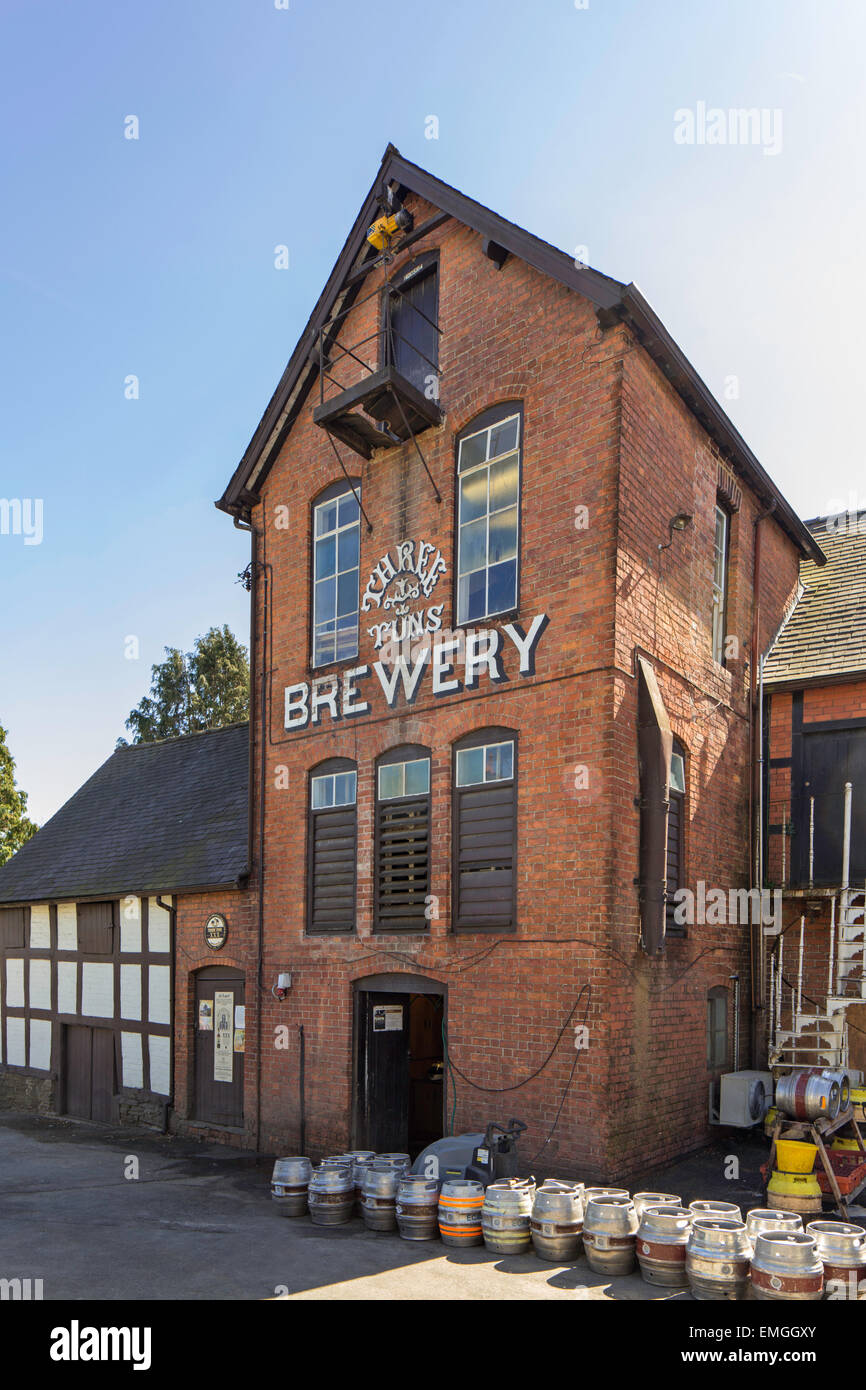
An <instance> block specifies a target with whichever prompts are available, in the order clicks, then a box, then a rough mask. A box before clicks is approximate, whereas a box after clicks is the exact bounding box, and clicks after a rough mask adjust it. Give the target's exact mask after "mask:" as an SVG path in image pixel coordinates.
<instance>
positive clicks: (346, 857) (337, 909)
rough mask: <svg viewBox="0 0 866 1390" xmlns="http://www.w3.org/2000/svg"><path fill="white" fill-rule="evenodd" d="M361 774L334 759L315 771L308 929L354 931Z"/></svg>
mask: <svg viewBox="0 0 866 1390" xmlns="http://www.w3.org/2000/svg"><path fill="white" fill-rule="evenodd" d="M357 844H358V823H357V772H356V770H355V764H354V763H353V762H351V761H350V760H349V759H348V758H330V759H329V760H328V761H327V762H324V763H319V764H318V766H317V767H314V768H313V769H312V771H311V772H310V805H309V836H308V853H307V874H308V883H307V930H308V931H309V932H316V933H318V932H351V931H354V930H355V863H356V851H357Z"/></svg>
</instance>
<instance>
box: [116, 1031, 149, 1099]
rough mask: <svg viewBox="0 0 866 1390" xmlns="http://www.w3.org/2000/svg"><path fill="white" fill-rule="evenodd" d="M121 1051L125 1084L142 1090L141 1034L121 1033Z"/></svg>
mask: <svg viewBox="0 0 866 1390" xmlns="http://www.w3.org/2000/svg"><path fill="white" fill-rule="evenodd" d="M120 1052H121V1057H122V1059H123V1085H124V1086H134V1087H136V1089H138V1090H141V1088H142V1086H143V1085H144V1075H143V1069H142V1062H141V1034H140V1033H121V1035H120Z"/></svg>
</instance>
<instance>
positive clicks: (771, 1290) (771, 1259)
mask: <svg viewBox="0 0 866 1390" xmlns="http://www.w3.org/2000/svg"><path fill="white" fill-rule="evenodd" d="M751 1280H752V1293H753V1294H754V1296H755V1298H760V1299H772V1300H784V1301H788V1300H791V1299H794V1300H797V1301H801V1302H802V1301H803V1300H809V1301H814V1300H816V1299H819V1298H820V1297H821V1295H822V1293H823V1290H824V1266H823V1264H822V1263H821V1257H820V1255H819V1254H818V1247H817V1244H816V1242H815V1237H814V1236H810V1235H807V1234H806V1232H805V1231H761V1232H759V1233H758V1235H757V1236H755V1253H754V1254H753V1255H752V1272H751Z"/></svg>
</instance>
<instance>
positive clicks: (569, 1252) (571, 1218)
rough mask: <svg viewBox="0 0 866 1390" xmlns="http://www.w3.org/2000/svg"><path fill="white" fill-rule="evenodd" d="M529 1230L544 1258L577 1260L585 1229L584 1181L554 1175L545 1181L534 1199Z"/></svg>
mask: <svg viewBox="0 0 866 1390" xmlns="http://www.w3.org/2000/svg"><path fill="white" fill-rule="evenodd" d="M529 1231H530V1237H531V1240H532V1248H533V1249H534V1251H535V1253H536V1255H538V1256H539V1257H540V1258H541V1259H542V1260H552V1261H554V1262H555V1263H557V1264H563V1263H566V1262H567V1261H569V1260H576V1259H577V1257H578V1255H579V1254H580V1246H581V1236H582V1233H583V1183H582V1182H557V1181H556V1180H555V1179H553V1178H548V1179H547V1181H546V1182H544V1183H542V1184H541V1187H539V1189H538V1191H537V1192H536V1194H535V1201H534V1202H533V1203H532V1215H531V1217H530V1221H529Z"/></svg>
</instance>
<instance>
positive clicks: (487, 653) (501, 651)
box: [284, 586, 548, 729]
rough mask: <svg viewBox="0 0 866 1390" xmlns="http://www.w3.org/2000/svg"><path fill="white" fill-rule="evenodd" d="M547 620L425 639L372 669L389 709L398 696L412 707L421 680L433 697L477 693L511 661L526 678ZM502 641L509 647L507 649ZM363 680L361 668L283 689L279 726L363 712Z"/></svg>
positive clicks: (504, 674)
mask: <svg viewBox="0 0 866 1390" xmlns="http://www.w3.org/2000/svg"><path fill="white" fill-rule="evenodd" d="M368 587H369V586H368ZM547 622H548V619H547V614H546V613H536V615H535V617H534V618H533V619H532V622H531V623H530V625H529V630H528V631H527V632H524V631H523V629H522V628H521V627H520V626H519V624H517V623H505V624H504V625H503V626H502V628H501V629H500V628H481V629H474V630H473V629H466V630H464V629H461V630H460V631H459V632H457V633H453V634H452V635H450V636H448V637H443V638H442V639H441V640H440V639H433V638H428V640H427V642H426V644H425V645H422V646H420V647H419V648H418V650H417V652H412V653H410V655H409V656H408V658H407V657H406V656H404V655H401V656H400V657H399V658H398V659H397V660H396V661H394V662H393V663H387V662H384V661H376V662H374V663H373V668H372V669H373V672H374V673H375V676H376V678H377V680H378V682H379V685H380V687H381V689H382V692H383V694H384V696H385V702H386V704H387V705H388V706H389V707H390V708H391V709H393V708H395V707H396V706H397V705H398V703H400V696H401V694H402V697H403V699H402V703H404V704H406V705H411V704H413V703H414V702H415V700H416V699H417V698H418V694H419V691H420V689H421V685H422V681H428V682H429V684H430V687H431V693H432V694H433V695H435V696H437V697H439V696H442V695H456V694H458V693H459V692H460V691H461V690H464V689H465V690H475V689H477V687H478V684H479V680H480V678H481V676H482V675H486V676H487V678H488V679H489V680H490V681H491V682H492V683H493V684H500V683H501V682H504V681H508V680H510V679H511V676H512V675H513V674H514V663H515V660H516V662H517V671H516V674H517V675H519V676H521V677H522V676H532V675H534V674H535V649H536V646H537V645H538V641H539V638H540V637H541V634H542V633H543V632H544V629H545V628H546V627H547ZM503 638H505V639H507V642H508V643H510V644H511V645H510V646H507V645H506V642H505V641H504V640H503ZM509 668H510V669H509ZM369 677H370V667H369V666H368V665H364V666H356V667H354V668H353V669H352V670H351V671H346V672H344V674H343V675H342V677H340V676H339V675H328V676H318V677H316V678H315V679H314V680H313V681H312V683H309V682H307V681H299V682H298V683H297V684H296V685H287V686H286V688H285V715H284V724H285V727H286V728H287V729H304V728H306V726H307V725H308V724H313V725H317V724H319V723H320V722H321V720H322V714H323V711H324V710H327V711H328V713H329V714H330V717H331V720H332V721H334V722H336V721H339V720H342V719H347V718H350V717H351V716H353V715H358V714H366V713H367V712H368V710H369V708H370V705H369V702H368V701H365V700H363V699H361V688H360V682H361V681H364V680H368V679H369Z"/></svg>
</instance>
